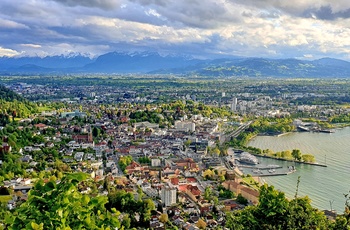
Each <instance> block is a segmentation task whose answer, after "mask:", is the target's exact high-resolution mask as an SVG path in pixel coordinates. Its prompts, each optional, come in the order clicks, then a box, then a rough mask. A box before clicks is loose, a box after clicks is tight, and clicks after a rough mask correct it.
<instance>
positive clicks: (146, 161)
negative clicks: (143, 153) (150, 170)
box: [138, 157, 151, 164]
mask: <svg viewBox="0 0 350 230" xmlns="http://www.w3.org/2000/svg"><path fill="white" fill-rule="evenodd" d="M138 160H139V162H140V163H141V164H150V163H151V159H150V158H149V157H140V158H139V159H138Z"/></svg>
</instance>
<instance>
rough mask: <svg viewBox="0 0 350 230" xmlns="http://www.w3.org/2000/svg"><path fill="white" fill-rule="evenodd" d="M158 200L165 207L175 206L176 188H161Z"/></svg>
mask: <svg viewBox="0 0 350 230" xmlns="http://www.w3.org/2000/svg"><path fill="white" fill-rule="evenodd" d="M160 198H161V199H162V201H163V203H164V204H165V206H171V205H173V204H176V188H170V187H169V186H166V187H164V188H162V191H161V195H160Z"/></svg>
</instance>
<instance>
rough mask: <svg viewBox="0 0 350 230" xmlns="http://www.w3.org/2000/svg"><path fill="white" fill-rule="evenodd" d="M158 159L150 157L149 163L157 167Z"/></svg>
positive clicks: (158, 164)
mask: <svg viewBox="0 0 350 230" xmlns="http://www.w3.org/2000/svg"><path fill="white" fill-rule="evenodd" d="M160 163H161V162H160V159H159V158H152V160H151V165H152V167H158V166H160Z"/></svg>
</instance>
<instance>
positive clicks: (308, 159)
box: [301, 154, 315, 163]
mask: <svg viewBox="0 0 350 230" xmlns="http://www.w3.org/2000/svg"><path fill="white" fill-rule="evenodd" d="M301 158H302V159H303V161H304V162H311V163H313V162H315V157H314V156H313V155H311V154H303V155H302V157H301Z"/></svg>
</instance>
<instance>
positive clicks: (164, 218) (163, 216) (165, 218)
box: [159, 213, 169, 228]
mask: <svg viewBox="0 0 350 230" xmlns="http://www.w3.org/2000/svg"><path fill="white" fill-rule="evenodd" d="M168 220H169V218H168V214H166V213H162V214H161V215H160V216H159V221H160V222H162V223H163V224H164V226H165V228H166V225H165V224H166V223H167V222H168Z"/></svg>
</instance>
